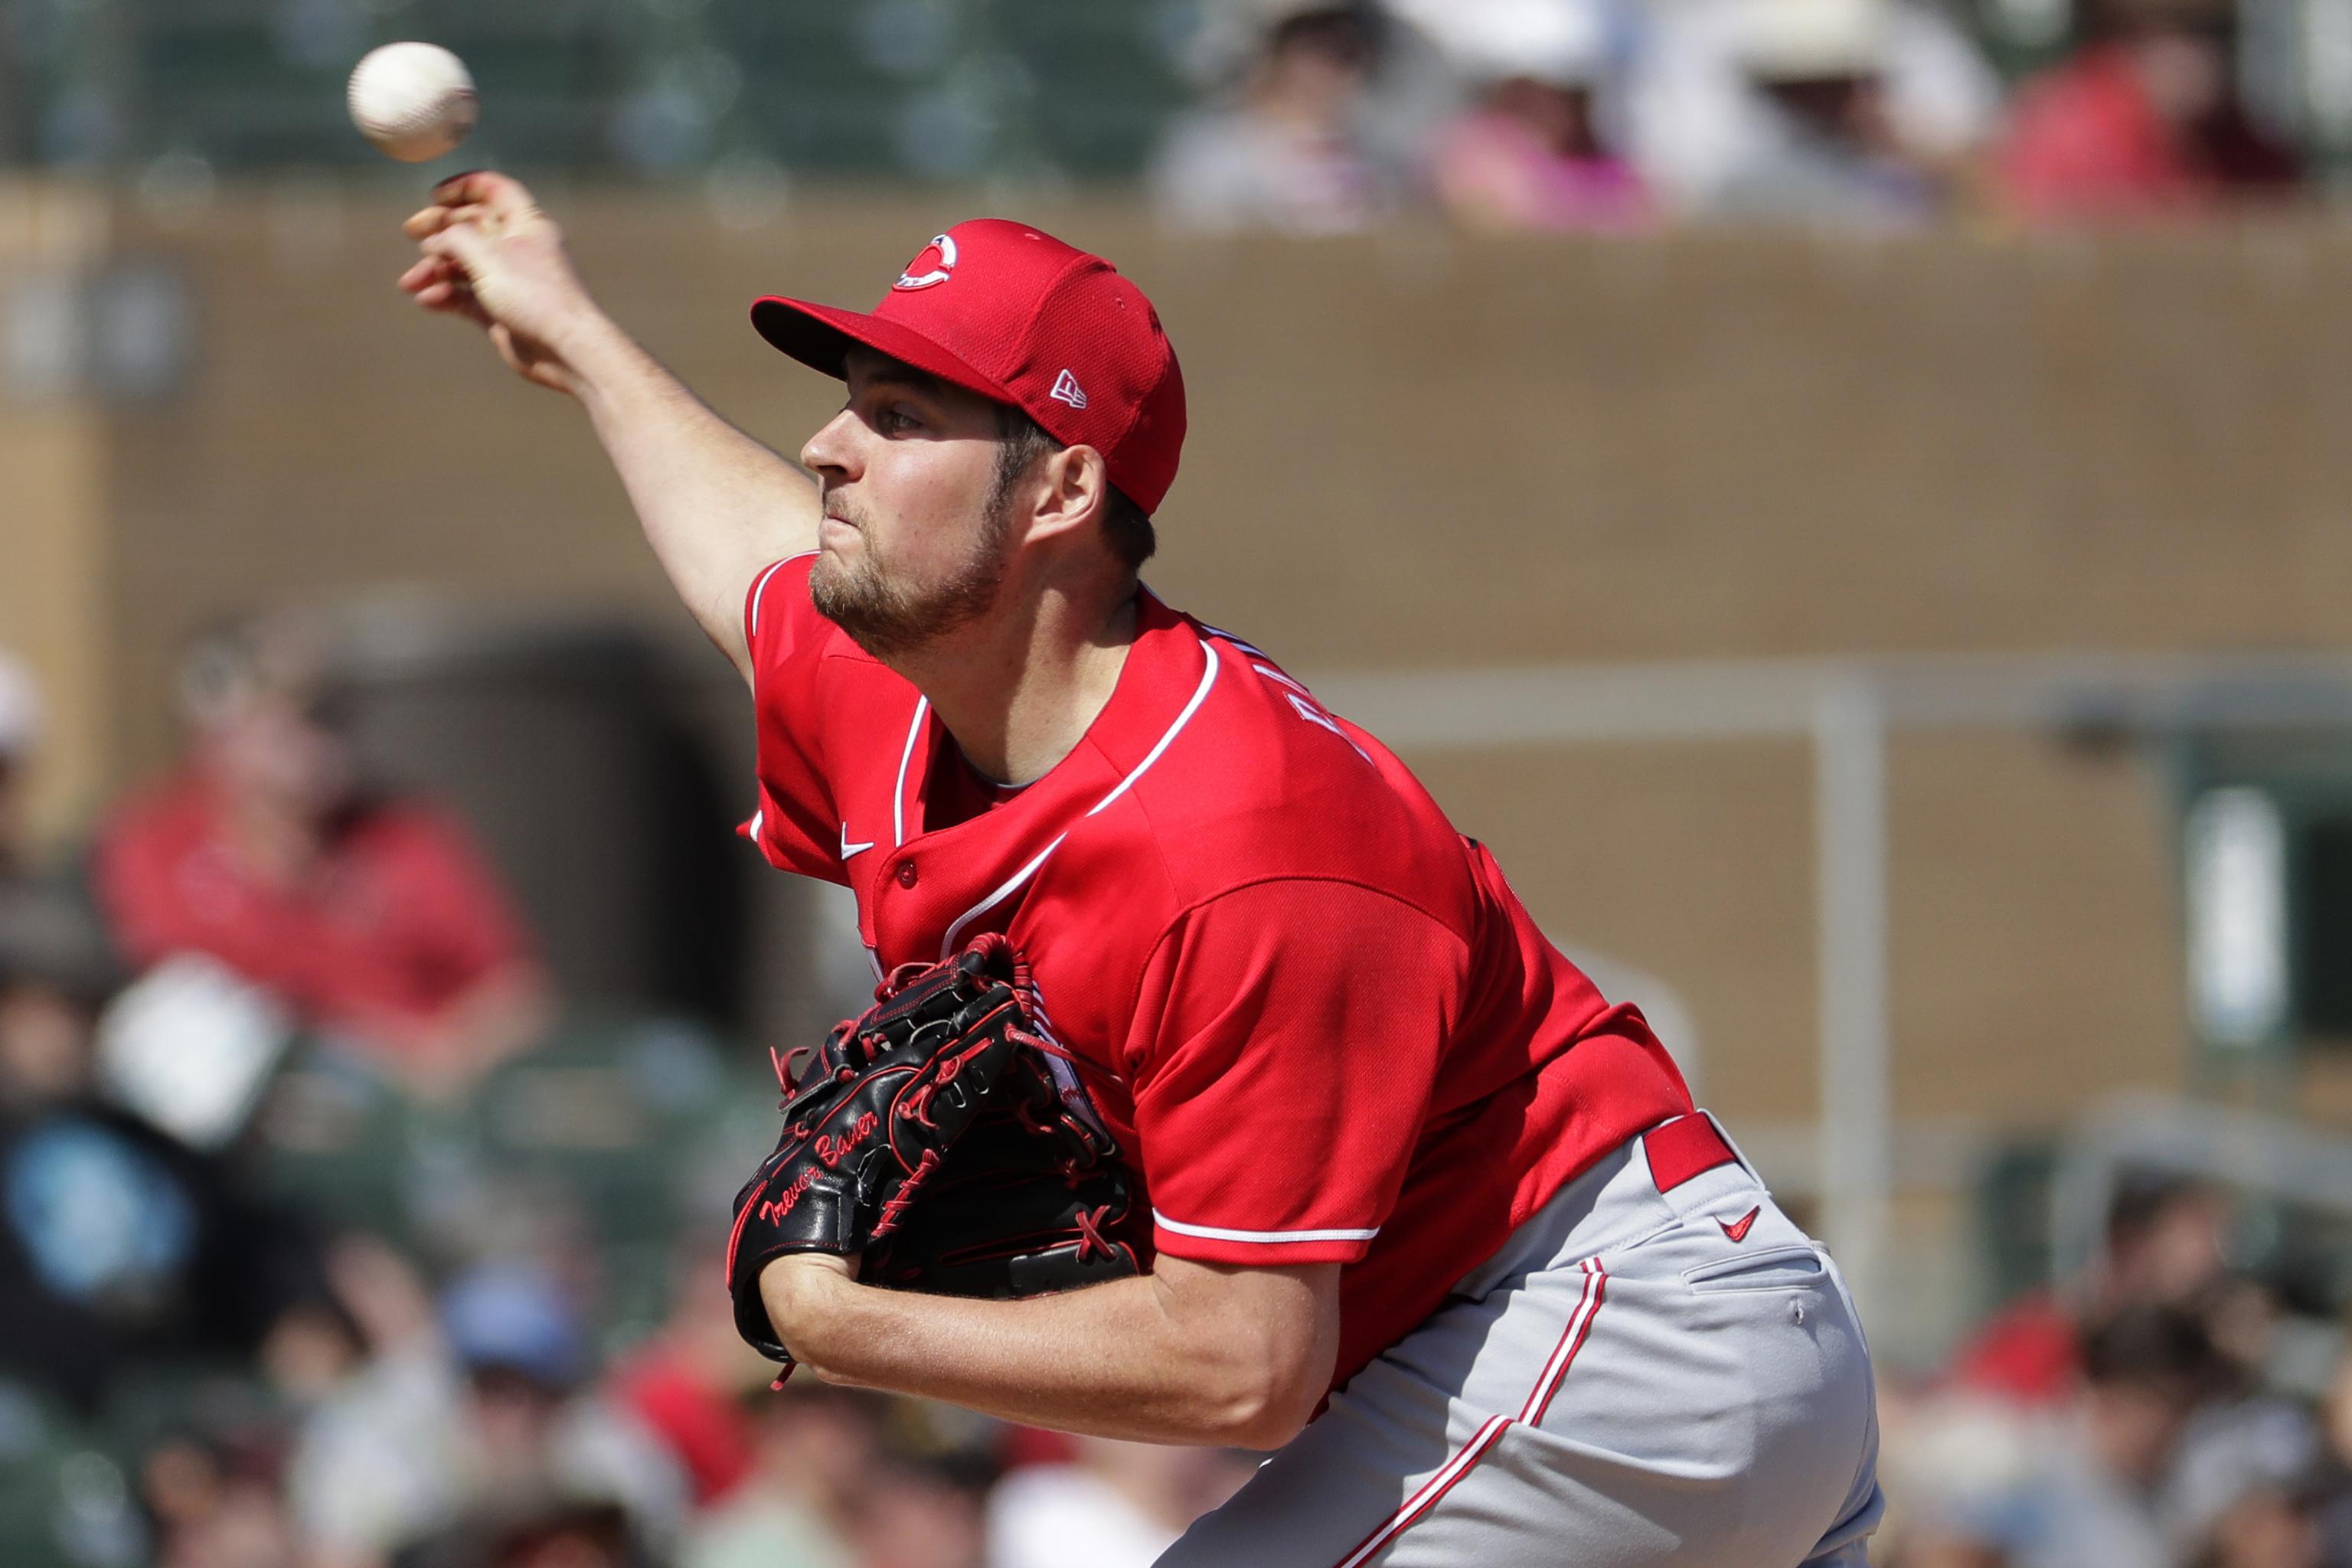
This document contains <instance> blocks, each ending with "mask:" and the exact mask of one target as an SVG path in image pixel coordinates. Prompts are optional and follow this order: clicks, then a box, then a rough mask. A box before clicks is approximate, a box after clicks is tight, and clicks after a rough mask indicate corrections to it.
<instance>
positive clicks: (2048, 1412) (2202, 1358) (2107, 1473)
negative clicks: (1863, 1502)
mask: <svg viewBox="0 0 2352 1568" xmlns="http://www.w3.org/2000/svg"><path fill="white" fill-rule="evenodd" d="M2242 1217H2243V1216H2242V1215H2240V1214H2239V1213H2238V1212H2237V1210H2236V1207H2235V1205H2233V1203H2232V1201H2231V1197H2230V1195H2229V1194H2226V1193H2224V1192H2223V1191H2221V1190H2220V1189H2217V1188H2213V1187H2210V1186H2207V1185H2205V1184H2200V1183H2199V1182H2197V1181H2194V1180H2189V1179H2184V1178H2179V1177H2166V1176H2156V1175H2149V1176H2143V1177H2141V1178H2138V1179H2135V1180H2132V1181H2128V1182H2126V1183H2125V1184H2123V1185H2122V1186H2121V1188H2120V1189H2119V1191H2118V1192H2117V1193H2116V1196H2115V1198H2114V1200H2113V1203H2112V1204H2111V1205H2110V1209H2109V1213H2108V1216H2107V1224H2106V1229H2105V1243H2104V1246H2103V1247H2102V1248H2101V1250H2100V1251H2099V1253H2098V1255H2097V1256H2096V1257H2095V1258H2093V1259H2092V1260H2091V1262H2090V1264H2089V1265H2088V1267H2087V1268H2085V1269H2084V1270H2083V1272H2082V1273H2081V1275H2080V1277H2079V1278H2076V1279H2071V1280H2068V1281H2065V1282H2064V1284H2063V1288H2062V1289H2058V1290H2053V1291H2040V1292H2035V1293H2033V1294H2032V1295H2029V1296H2027V1297H2026V1298H2024V1299H2023V1300H2020V1301H2018V1302H2015V1303H2013V1304H2011V1306H2010V1307H2009V1308H2007V1309H2006V1310H2003V1311H2002V1312H2000V1314H1998V1315H1997V1316H1995V1317H1994V1318H1992V1319H1991V1320H1990V1321H1989V1322H1987V1323H1985V1324H1984V1325H1983V1326H1982V1327H1981V1328H1980V1329H1979V1331H1978V1332H1977V1333H1976V1335H1975V1336H1974V1338H1973V1339H1972V1340H1970V1341H1969V1342H1967V1343H1966V1344H1964V1345H1963V1346H1962V1347H1961V1348H1960V1349H1959V1351H1958V1352H1957V1353H1956V1354H1955V1356H1954V1357H1953V1358H1952V1361H1951V1363H1950V1364H1949V1366H1948V1368H1947V1369H1946V1370H1945V1371H1944V1373H1942V1374H1941V1375H1940V1376H1939V1377H1937V1379H1935V1380H1934V1381H1933V1382H1931V1383H1929V1384H1927V1385H1925V1386H1922V1387H1917V1388H1912V1389H1908V1390H1899V1389H1887V1390H1882V1398H1881V1415H1882V1419H1883V1421H1884V1422H1885V1458H1884V1464H1883V1468H1882V1474H1883V1476H1884V1478H1885V1484H1886V1488H1887V1493H1888V1496H1889V1497H1890V1498H1891V1499H1893V1500H1895V1503H1896V1506H1897V1510H1898V1512H1897V1514H1896V1516H1895V1518H1894V1519H1893V1520H1892V1521H1891V1522H1890V1525H1889V1528H1888V1530H1887V1531H1886V1532H1885V1534H1884V1535H1883V1536H1882V1538H1881V1541H1880V1542H1879V1547H1880V1551H1879V1552H1878V1554H1877V1555H1876V1556H1875V1557H1874V1561H1878V1562H1881V1563H1885V1564H1889V1565H1892V1568H2342V1565H2345V1564H2352V1355H2347V1354H2346V1353H2345V1352H2344V1351H2343V1338H2342V1335H2341V1334H2340V1333H2336V1332H2334V1331H2332V1330H2331V1329H2329V1328H2327V1327H2326V1326H2325V1325H2321V1326H2320V1331H2319V1333H2318V1334H2317V1335H2316V1337H2315V1338H2314V1337H2313V1336H2309V1335H2307V1334H2305V1333H2302V1332H2299V1330H2300V1329H2301V1328H2303V1327H2305V1326H2308V1325H2309V1324H2310V1323H2311V1320H2309V1319H2308V1318H2304V1317H2301V1316H2300V1315H2298V1314H2296V1313H2293V1312H2290V1311H2288V1310H2287V1307H2288V1306H2289V1305H2290V1303H2289V1302H2288V1301H2287V1300H2285V1299H2284V1294H2283V1292H2282V1291H2281V1289H2279V1288H2278V1287H2277V1286H2276V1285H2275V1284H2274V1283H2273V1282H2271V1281H2269V1280H2267V1279H2263V1278H2258V1277H2257V1276H2256V1275H2255V1274H2252V1273H2250V1272H2248V1271H2247V1270H2246V1269H2244V1268H2242V1267H2238V1266H2236V1265H2234V1264H2233V1261H2232V1259H2233V1258H2236V1257H2237V1256H2238V1255H2239V1252H2240V1249H2239V1248H2238V1247H2236V1246H2235V1245H2234V1242H2233V1237H2234V1235H2235V1233H2236V1232H2237V1231H2238V1230H2239V1229H2240V1228H2241V1226H2242Z"/></svg>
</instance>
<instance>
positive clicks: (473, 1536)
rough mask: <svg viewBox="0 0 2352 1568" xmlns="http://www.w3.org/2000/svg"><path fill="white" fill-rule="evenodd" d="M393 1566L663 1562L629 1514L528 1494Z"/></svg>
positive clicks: (594, 1566)
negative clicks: (640, 1533)
mask: <svg viewBox="0 0 2352 1568" xmlns="http://www.w3.org/2000/svg"><path fill="white" fill-rule="evenodd" d="M393 1561H394V1568H656V1563H657V1561H658V1560H657V1559H656V1556H655V1554H654V1553H653V1552H652V1551H651V1550H650V1549H649V1548H648V1547H647V1546H646V1542H645V1540H644V1538H643V1537H642V1536H640V1535H639V1534H638V1532H637V1530H636V1527H635V1525H634V1524H633V1523H632V1522H631V1521H630V1519H629V1516H628V1513H627V1511H626V1510H624V1509H621V1508H619V1507H617V1506H615V1505H614V1504H613V1503H610V1502H598V1501H593V1500H581V1499H576V1498H570V1497H565V1496H562V1495H561V1494H551V1493H544V1492H529V1491H527V1492H520V1493H516V1494H512V1495H509V1496H507V1497H503V1498H500V1499H499V1500H496V1501H495V1502H493V1503H490V1504H488V1505H486V1506H485V1507H484V1508H483V1509H482V1510H480V1511H479V1512H478V1514H476V1515H475V1516H474V1517H472V1518H470V1519H468V1520H467V1521H466V1522H465V1523H464V1524H462V1525H460V1526H459V1527H457V1529H455V1530H451V1531H444V1532H443V1533H441V1534H439V1535H436V1536H435V1537H433V1538H432V1539H431V1540H429V1541H426V1542H421V1543H419V1544H418V1545H416V1546H414V1547H412V1548H410V1549H408V1550H407V1551H404V1552H401V1553H400V1554H399V1556H397V1557H396V1558H394V1560H393Z"/></svg>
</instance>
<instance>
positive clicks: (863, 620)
mask: <svg viewBox="0 0 2352 1568" xmlns="http://www.w3.org/2000/svg"><path fill="white" fill-rule="evenodd" d="M1011 522H1012V510H1011V509H1010V508H1009V507H1008V506H1006V505H1005V504H1003V498H1002V497H1000V496H996V495H992V496H990V497H989V500H988V504H987V507H986V510H984V511H983V512H982V515H981V520H980V529H979V531H978V532H977V533H976V534H975V535H974V536H973V538H972V542H971V549H970V551H968V552H966V554H965V556H964V558H963V559H962V560H961V561H960V562H958V563H956V565H955V567H954V569H953V570H951V571H950V572H949V573H948V574H947V575H946V576H945V577H944V578H942V579H940V581H939V582H937V583H930V584H910V583H908V582H907V581H906V580H904V579H903V578H900V577H897V576H894V575H892V574H890V573H889V572H888V571H887V570H886V569H885V568H884V567H883V566H882V564H881V563H879V562H878V561H877V559H876V557H875V553H874V536H873V535H872V534H871V533H870V532H867V531H866V529H865V528H864V526H863V525H861V524H857V523H853V524H852V526H853V527H856V528H857V531H858V534H859V536H860V538H861V539H862V540H863V541H864V542H865V545H866V548H865V549H864V550H862V551H861V552H859V553H858V556H857V559H856V561H854V562H852V563H847V564H843V563H841V562H840V560H839V559H838V558H837V557H835V556H832V555H824V554H820V555H819V556H818V557H817V560H816V565H815V566H814V568H813V569H812V570H811V571H810V573H809V599H810V602H811V603H813V604H814V605H816V611H817V614H819V615H821V616H824V618H825V619H827V620H829V621H831V622H833V624H834V625H835V626H839V627H840V628H841V629H842V630H843V631H845V632H847V633H848V634H849V637H850V640H851V641H853V642H855V643H856V645H857V646H858V647H862V648H864V649H865V650H866V652H867V653H870V654H872V655H873V656H874V657H875V658H878V659H882V660H885V661H887V660H888V659H890V658H892V657H893V656H895V655H899V654H906V653H911V652H913V651H915V650H916V649H918V648H920V647H924V646H926V645H927V644H929V643H931V642H934V641H936V640H937V639H939V638H940V637H945V636H946V635H947V634H949V633H950V632H952V631H955V630H956V629H957V628H959V627H961V626H970V625H971V623H972V622H973V621H976V620H978V619H979V618H980V617H981V616H984V615H986V614H987V613H988V611H989V608H990V607H991V606H992V605H994V604H995V603H996V595H997V593H998V591H999V590H1001V589H1002V588H1003V586H1004V535H1005V531H1006V530H1007V529H1008V528H1009V527H1010V525H1011Z"/></svg>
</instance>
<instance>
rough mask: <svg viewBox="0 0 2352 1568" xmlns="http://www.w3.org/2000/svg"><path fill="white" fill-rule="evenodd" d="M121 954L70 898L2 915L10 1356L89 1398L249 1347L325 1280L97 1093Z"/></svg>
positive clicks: (1, 1324)
mask: <svg viewBox="0 0 2352 1568" xmlns="http://www.w3.org/2000/svg"><path fill="white" fill-rule="evenodd" d="M110 979H111V966H110V953H109V952H108V950H107V946H106V942H105V940H104V936H103V933H102V932H101V931H99V930H98V929H97V926H96V923H95V921H92V920H91V919H90V918H89V914H88V912H87V911H86V910H84V909H82V907H81V906H79V904H78V903H76V902H74V901H72V900H68V899H66V898H64V897H62V896H57V897H53V898H49V899H46V900H19V901H17V902H16V904H15V905H13V906H12V908H11V909H10V910H9V914H8V919H7V920H6V921H5V922H0V1365H5V1366H6V1367H7V1368H9V1369H10V1370H11V1371H13V1372H14V1373H16V1375H18V1376H20V1377H22V1378H23V1379H24V1380H25V1381H26V1382H27V1383H30V1384H36V1385H38V1386H41V1387H45V1388H47V1389H49V1390H51V1391H52V1392H54V1393H56V1394H58V1395H59V1396H60V1397H63V1398H65V1399H68V1400H70V1401H74V1402H77V1403H79V1404H80V1405H83V1406H84V1407H86V1408H87V1407H91V1406H94V1405H97V1404H98V1403H99V1402H100V1400H101V1399H102V1398H103V1397H104V1395H105V1394H106V1393H107V1391H108V1390H109V1388H110V1386H111V1385H112V1384H114V1383H115V1382H116V1381H117V1380H118V1379H119V1378H121V1377H122V1376H124V1375H126V1374H127V1373H130V1372H131V1371H132V1370H133V1369H134V1368H152V1367H153V1366H154V1365H155V1363H159V1362H163V1361H166V1360H174V1359H184V1358H190V1357H205V1356H223V1355H226V1356H237V1357H243V1356H247V1355H250V1354H251V1353H252V1352H253V1350H254V1349H255V1347H256V1346H257V1344H258V1343H259V1342H260V1339H261V1336H262V1335H263V1333H264V1332H265V1331H266V1330H267V1329H268V1325H269V1324H270V1323H271V1322H272V1321H274V1320H275V1319H276V1317H277V1315H278V1312H279V1311H281V1310H283V1309H284V1307H285V1306H286V1304H287V1303H288V1302H289V1301H290V1300H294V1299H296V1298H297V1297H298V1296H299V1295H300V1294H301V1293H302V1292H303V1291H304V1290H305V1289H309V1288H310V1280H311V1279H314V1278H315V1263H314V1255H313V1253H312V1251H311V1249H310V1246H309V1245H308V1243H307V1241H306V1240H305V1239H304V1237H303V1236H302V1234H301V1233H300V1231H299V1229H298V1228H297V1227H296V1226H294V1225H293V1224H292V1223H291V1222H290V1221H289V1220H286V1219H284V1218H282V1217H280V1216H278V1215H276V1214H275V1213H274V1212H272V1211H269V1210H268V1209H265V1208H263V1207H260V1206H258V1205H256V1204H254V1203H253V1202H252V1201H251V1200H249V1199H248V1198H247V1197H246V1196H245V1195H244V1194H243V1193H242V1191H241V1190H240V1188H239V1187H238V1186H237V1184H236V1182H235V1180H234V1179H233V1177H232V1175H231V1173H230V1171H229V1170H228V1168H227V1167H226V1165H225V1164H223V1163H221V1162H220V1161H219V1160H218V1159H216V1158H215V1157H212V1156H208V1155H205V1154H200V1153H198V1152H195V1151H193V1150H190V1149H188V1148H186V1147H184V1146H183V1145H181V1144H180V1143H178V1142H175V1141H174V1140H173V1139H172V1138H171V1137H169V1136H167V1135H166V1134H164V1133H163V1132H162V1131H158V1130H157V1129H155V1128H154V1127H152V1126H151V1125H149V1124H148V1123H147V1122H145V1121H142V1120H140V1119H139V1118H138V1117H136V1116H134V1115H131V1113H130V1112H128V1111H126V1110H122V1109H121V1108H120V1107H118V1106H115V1105H113V1104H110V1103H109V1102H107V1101H106V1100H103V1099H102V1098H100V1095H99V1094H98V1093H97V1091H96V1089H95V1088H94V1087H93V1080H92V1040H93V1035H94V1030H95V1026H96V1019H97V1015H98V1010H99V1008H100V1005H102V1002H103V1000H104V997H105V995H106V994H107V991H108V989H109V985H110Z"/></svg>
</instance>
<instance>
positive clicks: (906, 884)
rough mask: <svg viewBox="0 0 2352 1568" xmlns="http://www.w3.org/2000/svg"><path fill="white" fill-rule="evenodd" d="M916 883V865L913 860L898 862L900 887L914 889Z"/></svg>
mask: <svg viewBox="0 0 2352 1568" xmlns="http://www.w3.org/2000/svg"><path fill="white" fill-rule="evenodd" d="M915 882H916V876H915V863H914V862H913V861H912V860H901V861H899V862H898V886H900V887H902V888H911V887H913V886H914V885H915Z"/></svg>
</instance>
